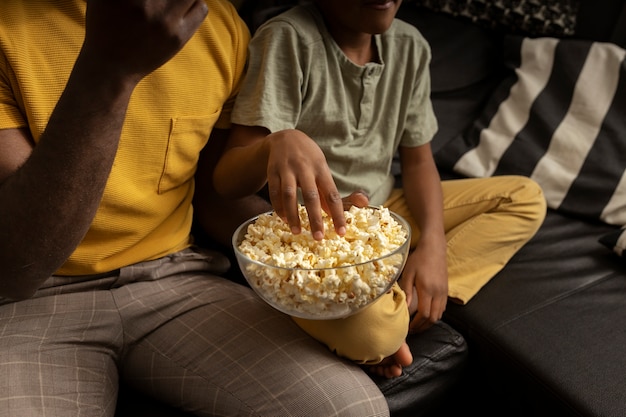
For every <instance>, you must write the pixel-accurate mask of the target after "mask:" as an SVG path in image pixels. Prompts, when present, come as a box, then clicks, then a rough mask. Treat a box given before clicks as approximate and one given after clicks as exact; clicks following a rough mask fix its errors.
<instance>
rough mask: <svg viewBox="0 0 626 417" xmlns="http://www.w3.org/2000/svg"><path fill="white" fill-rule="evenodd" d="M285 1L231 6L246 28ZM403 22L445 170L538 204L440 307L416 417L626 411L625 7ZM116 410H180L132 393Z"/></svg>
mask: <svg viewBox="0 0 626 417" xmlns="http://www.w3.org/2000/svg"><path fill="white" fill-rule="evenodd" d="M293 3H297V2H294V1H258V2H255V1H249V2H246V1H244V2H243V6H242V9H241V12H242V15H243V16H244V17H245V18H246V20H247V21H248V22H249V23H250V26H251V29H252V30H254V28H255V27H256V26H257V25H258V24H259V23H260V22H262V21H263V20H264V19H266V18H267V17H269V16H271V15H272V14H275V13H276V12H278V11H281V10H283V9H284V8H285V7H289V5H290V4H293ZM398 17H399V18H401V19H403V20H405V21H407V22H409V23H411V24H413V25H415V26H416V27H417V28H418V29H419V30H420V31H421V33H422V34H423V35H424V36H425V37H426V39H427V40H428V41H429V43H430V45H431V49H432V62H431V77H432V102H433V107H434V110H435V113H436V115H437V118H438V121H439V131H438V132H437V135H436V136H435V138H434V140H433V143H432V147H433V153H434V156H435V160H436V162H437V165H438V167H439V169H440V173H441V176H442V178H444V179H451V178H462V177H480V176H488V175H504V174H518V175H527V176H530V177H532V178H534V179H535V180H536V181H537V182H539V184H540V185H541V186H542V187H543V188H544V192H545V193H546V199H547V200H548V206H549V208H548V212H547V216H546V219H545V222H544V224H543V225H542V227H541V228H540V230H539V231H538V233H537V234H536V235H535V237H534V238H533V239H532V240H531V241H530V242H529V243H528V244H527V245H526V246H524V247H523V248H522V249H521V250H520V251H519V252H518V253H517V254H516V255H515V257H514V258H513V259H512V260H511V261H510V262H509V263H508V264H507V265H506V266H505V267H504V268H503V270H502V271H501V272H499V273H498V274H497V275H496V276H495V277H494V278H493V279H492V280H491V281H490V282H489V283H488V284H486V285H485V286H484V287H483V288H482V289H481V291H480V292H479V293H478V294H477V295H476V296H475V297H474V298H473V299H472V300H471V301H470V302H469V303H468V304H467V305H463V306H462V305H456V304H452V303H449V304H448V307H447V310H446V312H445V315H444V318H443V321H444V322H445V323H447V324H448V325H450V326H452V327H453V328H454V329H456V330H457V331H458V332H459V333H460V334H462V335H463V337H464V339H465V341H466V343H467V346H468V355H467V359H466V361H465V364H464V367H463V368H462V372H461V373H459V375H458V381H457V382H458V383H456V384H454V386H452V387H451V388H450V389H449V390H448V391H447V392H446V395H445V397H444V398H438V401H437V402H436V406H434V407H432V408H429V409H428V410H427V411H425V410H422V409H420V410H415V413H414V415H416V416H418V415H419V416H421V415H431V416H449V415H457V414H461V413H464V414H465V413H475V414H476V415H481V416H520V417H521V416H598V417H599V416H602V417H619V416H626V258H624V257H626V251H625V250H624V249H626V232H625V231H624V229H622V227H623V226H625V225H626V219H625V217H626V176H624V170H625V168H626V63H625V61H624V50H623V48H625V47H626V1H625V0H597V1H591V0H558V1H552V2H542V1H539V0H494V1H488V0H405V1H404V3H403V5H402V7H401V9H400V13H399V16H398ZM620 59H621V61H620ZM581 80H582V81H581ZM622 254H623V255H624V257H622ZM119 404H120V406H119V410H118V414H117V417H123V416H144V415H145V416H153V417H159V416H163V417H165V416H172V417H175V416H183V415H186V414H183V413H181V412H179V411H177V410H173V409H169V408H168V407H164V406H162V405H160V404H157V403H155V402H154V401H152V400H150V399H148V398H147V397H144V396H142V395H141V394H138V393H135V392H133V391H130V390H128V389H122V391H121V392H120V401H119Z"/></svg>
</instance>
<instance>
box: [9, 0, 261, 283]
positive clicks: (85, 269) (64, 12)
mask: <svg viewBox="0 0 626 417" xmlns="http://www.w3.org/2000/svg"><path fill="white" fill-rule="evenodd" d="M207 4H208V5H209V16H208V17H207V19H206V20H205V22H204V23H203V25H202V27H201V28H200V29H199V31H198V32H197V33H196V34H195V35H194V36H193V38H192V39H191V40H190V41H189V42H188V44H187V45H186V46H185V47H184V48H183V49H182V50H181V51H180V52H179V53H178V54H177V55H176V56H175V57H174V58H173V59H172V60H171V61H169V62H168V63H166V64H165V65H164V66H162V67H161V68H159V69H158V70H156V71H155V72H154V73H152V74H151V75H149V76H148V77H147V78H145V79H144V80H142V81H141V83H140V84H139V85H138V86H137V88H136V90H135V92H134V93H133V96H132V98H131V101H130V106H129V109H128V114H127V117H126V123H125V125H124V128H123V132H122V136H121V139H120V144H119V150H118V153H117V156H116V159H115V161H114V165H113V169H112V171H111V174H110V177H109V180H108V183H107V186H106V189H105V192H104V196H103V199H102V203H101V205H100V208H99V210H98V212H97V214H96V216H95V218H94V220H93V223H92V225H91V228H90V229H89V231H88V233H87V235H86V236H85V238H84V240H83V242H82V243H81V244H80V246H79V247H78V248H77V249H76V251H75V252H74V253H73V254H72V255H71V257H70V258H69V259H68V261H67V262H66V263H65V265H63V266H62V267H61V269H60V270H59V271H58V274H61V275H78V274H94V273H100V272H106V271H110V270H114V269H117V268H119V267H122V266H125V265H129V264H133V263H136V262H140V261H145V260H150V259H156V258H159V257H161V256H164V255H166V254H169V253H172V252H174V251H177V250H180V249H183V248H185V247H186V246H188V245H189V244H190V240H189V239H190V238H189V232H190V227H191V221H192V206H191V199H192V195H193V192H194V182H193V175H194V173H195V169H196V163H197V160H198V155H199V152H200V150H201V149H202V148H203V147H204V145H205V144H206V142H207V140H208V138H209V135H210V133H211V130H212V129H213V127H218V128H227V127H228V126H229V124H230V111H231V109H232V104H233V103H232V102H233V100H234V96H235V94H236V92H237V91H238V88H239V81H240V78H241V75H242V73H243V70H244V65H245V59H246V48H247V44H248V41H249V38H250V35H249V32H248V29H247V27H246V26H245V24H244V23H243V22H242V21H241V19H240V18H239V16H238V15H237V11H236V10H235V8H234V7H233V5H232V4H231V3H230V2H228V1H225V0H207ZM85 7H86V3H85V1H84V0H62V1H55V2H30V1H26V2H24V1H21V0H3V6H2V9H3V10H2V13H1V14H0V129H5V128H19V127H26V126H27V127H29V128H30V130H31V133H32V135H33V137H34V139H35V142H38V141H39V138H40V136H41V134H42V132H43V130H44V128H45V126H46V124H47V121H48V119H49V116H50V114H51V113H52V111H53V109H54V106H55V105H56V102H57V101H58V98H59V96H60V95H61V93H62V91H63V89H64V87H65V83H66V81H67V78H68V76H69V74H70V72H71V70H72V67H73V64H74V61H75V59H76V57H77V55H78V52H79V50H80V47H81V45H82V42H83V37H84V24H83V22H84V14H85ZM52 213H53V211H52V210H51V214H52Z"/></svg>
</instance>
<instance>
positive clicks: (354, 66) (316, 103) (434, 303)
mask: <svg viewBox="0 0 626 417" xmlns="http://www.w3.org/2000/svg"><path fill="white" fill-rule="evenodd" d="M400 4H401V0H380V1H376V0H372V1H367V0H366V1H362V0H342V1H333V0H315V1H313V2H312V4H307V5H304V6H297V7H295V8H293V9H291V10H289V11H287V12H285V13H283V14H282V15H280V16H278V17H276V18H274V19H272V20H270V21H269V22H267V23H266V24H265V25H263V26H262V27H260V28H259V29H258V31H257V32H256V34H255V36H254V38H253V40H252V42H251V44H250V48H249V52H250V56H249V63H248V65H249V66H248V74H247V76H246V78H245V80H244V82H243V85H242V89H241V91H240V94H239V96H238V98H237V102H236V104H235V109H234V112H233V122H234V123H235V128H234V129H233V131H232V135H231V137H230V140H229V143H228V145H227V147H226V151H225V153H224V155H223V156H222V158H221V161H220V163H219V164H218V167H217V169H216V172H215V175H214V181H215V186H216V188H217V190H218V191H219V192H221V193H223V194H224V195H228V196H231V197H240V196H244V195H249V194H252V193H254V192H257V191H258V190H259V189H261V188H262V187H263V186H265V184H266V183H267V184H268V187H269V193H270V199H271V202H272V205H273V206H274V209H275V210H276V211H277V212H278V214H280V215H281V216H282V217H283V218H285V219H286V220H287V221H288V222H289V224H290V225H291V228H292V231H293V232H294V233H299V232H300V225H299V222H298V219H297V211H296V206H297V202H298V195H297V194H298V190H299V192H300V193H301V197H300V198H301V201H302V202H303V203H304V204H305V206H306V208H307V211H308V214H309V219H310V222H311V226H312V232H313V235H314V237H315V238H316V239H322V238H323V232H324V231H323V229H322V227H321V215H320V213H321V210H322V209H323V210H325V211H327V212H328V213H329V214H330V215H331V217H332V218H333V221H334V226H335V229H336V230H337V232H338V233H339V234H342V233H343V231H344V229H343V226H344V219H343V214H342V213H343V207H342V203H341V197H342V196H346V195H349V194H350V193H352V192H354V191H355V190H363V193H364V194H365V195H367V196H368V197H369V204H372V205H379V204H383V205H385V206H386V207H388V208H389V209H391V210H392V211H394V212H396V213H398V214H400V215H402V216H403V217H405V218H406V219H407V220H408V221H409V222H410V223H411V226H412V230H413V233H412V242H411V243H412V244H411V247H412V252H411V254H410V256H409V259H408V260H407V264H406V266H405V269H404V271H403V274H402V277H401V279H400V281H399V287H401V288H402V291H397V292H394V293H392V294H389V295H388V296H387V297H381V299H380V300H379V301H378V302H377V303H375V304H374V305H373V306H372V307H371V308H369V309H367V310H366V311H365V312H364V313H361V314H357V315H355V316H352V317H350V318H349V320H345V319H344V320H342V321H313V322H311V321H305V320H301V319H295V320H296V321H297V323H298V324H299V325H300V326H301V327H302V328H304V329H305V330H306V331H307V332H309V333H310V334H312V335H313V336H314V337H316V338H318V339H319V340H321V341H323V342H324V343H326V344H327V346H329V347H330V348H331V349H332V350H334V351H335V352H337V353H338V354H339V355H342V356H346V357H348V358H350V359H353V360H355V361H357V362H359V363H364V364H368V365H371V366H370V369H371V370H372V371H373V372H374V373H376V374H378V375H382V376H386V377H393V376H398V375H400V374H401V372H402V367H404V366H406V365H407V364H409V363H410V362H411V355H410V352H409V351H408V347H407V345H406V343H403V342H402V340H404V338H405V337H406V333H407V331H412V332H418V331H422V330H424V329H426V328H428V327H429V326H430V325H432V324H433V323H434V322H436V321H438V320H440V319H441V317H442V315H443V312H444V310H445V306H446V303H447V300H448V297H450V299H452V300H453V301H455V302H459V303H467V302H468V301H469V300H470V299H471V297H473V296H474V295H475V294H476V292H478V291H479V289H480V288H481V287H482V286H483V285H484V284H485V283H486V282H488V281H489V279H491V277H493V276H494V275H495V274H496V273H497V272H498V271H499V270H500V269H501V268H502V267H503V266H504V265H505V264H506V262H507V261H508V260H509V259H510V258H511V257H512V256H513V255H514V254H515V252H516V251H517V250H518V249H519V248H520V247H521V246H522V245H523V244H525V243H526V242H527V241H528V240H529V239H530V238H531V237H532V236H533V235H534V234H535V232H536V231H537V229H538V228H539V226H540V225H541V223H542V221H543V218H544V216H545V200H544V198H543V194H542V192H541V189H540V188H539V186H538V185H537V184H536V183H534V182H533V181H532V180H530V179H528V178H526V177H519V176H507V177H497V178H485V179H464V180H455V181H443V182H442V181H441V180H440V177H439V174H438V172H437V168H436V166H435V163H434V160H433V157H432V152H431V148H430V140H431V139H432V137H433V135H434V133H435V132H436V129H437V123H436V119H435V116H434V113H433V110H432V106H431V103H430V75H429V69H428V65H429V62H430V50H429V47H428V44H427V42H426V41H425V40H424V38H423V37H422V36H421V35H420V33H419V32H418V31H417V29H416V28H415V27H413V26H411V25H409V24H406V23H404V22H402V21H400V20H398V19H395V15H396V13H397V11H398V8H399V7H400ZM396 152H398V153H399V155H400V162H401V172H402V188H394V176H393V174H392V172H391V164H392V161H393V158H394V155H396ZM242 166H245V167H246V169H245V170H241V167H242ZM404 294H405V295H406V297H403V295H404ZM404 298H406V301H405V300H404ZM399 300H402V302H403V303H404V302H405V303H406V305H407V308H397V305H398V303H399V302H400V301H399ZM418 300H419V302H418ZM377 311H394V314H393V315H388V314H387V315H386V316H385V317H386V320H387V321H385V320H382V321H381V320H377V314H378V313H377ZM381 314H382V313H381ZM407 314H410V315H411V316H412V319H411V321H410V325H409V326H407V328H405V329H402V330H403V331H399V330H396V329H399V328H401V324H402V323H404V320H406V315H407ZM398 323H400V325H398ZM391 324H393V326H391ZM365 329H367V331H364V330H365ZM391 329H394V330H393V331H392V330H391ZM373 340H376V343H372V341H373ZM381 340H383V341H385V342H387V345H386V347H385V349H384V350H381V351H380V352H364V350H363V346H370V343H371V346H377V347H380V346H382V345H381V343H380V341H381ZM398 346H399V347H398ZM383 351H384V352H385V353H381V352H383ZM381 356H382V357H385V359H381ZM374 358H376V359H374Z"/></svg>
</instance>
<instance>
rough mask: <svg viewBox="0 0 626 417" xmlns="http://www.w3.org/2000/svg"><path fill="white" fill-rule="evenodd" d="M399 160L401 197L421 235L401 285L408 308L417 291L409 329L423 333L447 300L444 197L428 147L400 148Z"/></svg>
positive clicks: (437, 315) (437, 318)
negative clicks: (400, 165)
mask: <svg viewBox="0 0 626 417" xmlns="http://www.w3.org/2000/svg"><path fill="white" fill-rule="evenodd" d="M400 158H401V164H402V183H403V188H404V195H405V198H406V202H407V204H408V206H409V209H410V211H411V214H412V216H413V218H414V219H415V221H416V222H417V224H418V227H419V233H420V238H419V241H418V243H417V246H416V248H415V249H414V251H413V252H412V253H411V255H410V256H409V258H408V259H407V264H406V266H405V269H404V271H403V274H402V278H401V281H400V283H401V287H402V289H403V290H404V291H405V292H406V294H407V303H409V305H411V302H412V301H413V300H412V298H413V296H414V293H413V287H415V289H416V291H417V298H418V301H419V304H418V306H417V309H418V312H417V314H416V315H415V317H414V318H413V319H412V320H411V324H410V329H411V331H422V330H425V329H426V328H428V327H430V326H431V325H432V324H433V323H435V322H436V321H438V320H439V319H441V316H442V315H443V312H444V310H445V307H446V303H447V297H448V272H447V265H446V236H445V231H444V225H443V195H442V191H441V180H440V177H439V173H438V171H437V168H436V166H435V162H434V160H433V157H432V152H431V147H430V144H425V145H421V146H417V147H412V148H410V147H400Z"/></svg>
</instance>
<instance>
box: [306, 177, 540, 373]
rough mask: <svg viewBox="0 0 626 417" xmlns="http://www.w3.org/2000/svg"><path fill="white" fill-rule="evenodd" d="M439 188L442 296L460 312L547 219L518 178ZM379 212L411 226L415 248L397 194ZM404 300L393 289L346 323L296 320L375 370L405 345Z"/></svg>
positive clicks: (530, 187) (531, 187)
mask: <svg viewBox="0 0 626 417" xmlns="http://www.w3.org/2000/svg"><path fill="white" fill-rule="evenodd" d="M442 188H443V210H444V227H445V231H446V239H447V241H448V250H447V261H448V280H449V282H448V295H449V297H450V298H451V299H452V301H454V302H457V303H461V304H465V303H467V302H468V301H469V300H470V299H471V298H472V297H473V296H474V295H475V294H476V293H477V292H478V291H479V290H480V289H481V288H482V287H483V286H484V285H485V284H486V283H487V282H488V281H489V280H490V279H491V278H492V277H493V276H494V275H496V273H498V271H500V270H501V269H502V268H503V267H504V265H506V263H507V262H508V261H509V260H510V259H511V257H512V256H513V255H514V254H515V253H516V252H517V251H518V250H519V249H520V248H521V247H522V246H523V245H524V244H526V242H528V241H529V240H530V239H531V238H532V237H533V236H534V235H535V233H536V232H537V229H539V227H540V226H541V224H542V223H543V220H544V218H545V214H546V202H545V198H544V196H543V192H542V190H541V188H540V187H539V185H538V184H537V183H535V182H534V181H532V180H530V179H529V178H527V177H522V176H513V175H511V176H496V177H490V178H479V179H461V180H449V181H442ZM385 206H386V207H388V208H389V209H390V210H391V211H393V212H395V213H397V214H399V215H401V216H402V217H404V218H405V219H406V220H407V221H408V222H409V223H410V224H411V228H412V237H411V247H412V248H413V247H415V245H416V244H417V241H418V239H419V236H420V234H419V230H418V228H417V224H416V222H415V220H414V219H413V217H412V216H411V214H410V212H409V208H408V206H407V204H406V200H405V198H404V193H403V191H402V190H400V189H396V190H394V191H393V192H392V194H391V195H390V196H389V199H388V200H387V202H386V203H385ZM405 300H406V298H405V296H404V293H403V291H402V290H401V289H400V288H399V287H398V286H396V287H394V290H393V291H392V292H390V293H388V294H385V295H384V296H382V297H381V298H380V299H379V300H378V301H376V303H374V304H372V305H371V306H370V307H369V308H367V309H366V310H364V311H363V312H360V313H358V314H355V315H353V316H350V317H347V318H345V319H338V320H304V319H299V318H298V319H296V318H294V320H295V321H296V323H298V325H299V326H300V327H302V328H303V329H304V330H305V331H306V332H307V333H309V334H310V335H312V336H313V337H315V338H316V339H318V340H320V341H321V342H323V343H325V344H326V345H327V346H328V347H329V348H330V349H331V350H332V351H334V352H336V353H337V354H338V355H340V356H343V357H346V358H349V359H351V360H353V361H356V362H358V363H362V364H375V363H378V362H380V361H381V360H382V359H383V358H385V357H387V356H390V355H392V354H393V353H395V352H396V351H397V350H398V349H399V347H400V345H401V344H402V342H403V341H404V340H405V338H406V335H407V331H408V323H409V316H408V308H407V306H406V301H405Z"/></svg>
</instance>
